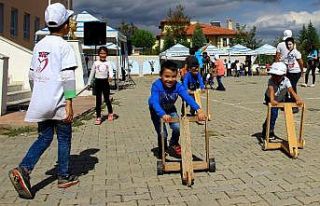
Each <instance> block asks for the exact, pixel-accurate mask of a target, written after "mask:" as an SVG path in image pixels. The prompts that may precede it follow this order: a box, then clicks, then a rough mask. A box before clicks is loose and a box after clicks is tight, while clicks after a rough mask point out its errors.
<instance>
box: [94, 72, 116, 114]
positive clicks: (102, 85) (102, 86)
mask: <svg viewBox="0 0 320 206" xmlns="http://www.w3.org/2000/svg"><path fill="white" fill-rule="evenodd" d="M95 89H96V114H97V117H101V104H102V94H103V98H104V101H105V102H106V105H107V108H108V113H109V114H111V113H113V111H112V105H111V101H110V98H109V97H110V85H109V81H108V79H97V78H96V79H95Z"/></svg>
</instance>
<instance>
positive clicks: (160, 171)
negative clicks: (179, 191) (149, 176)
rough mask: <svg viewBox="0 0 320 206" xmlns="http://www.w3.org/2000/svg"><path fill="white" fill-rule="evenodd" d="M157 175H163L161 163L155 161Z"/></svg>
mask: <svg viewBox="0 0 320 206" xmlns="http://www.w3.org/2000/svg"><path fill="white" fill-rule="evenodd" d="M157 175H163V164H162V161H157Z"/></svg>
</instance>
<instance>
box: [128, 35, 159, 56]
mask: <svg viewBox="0 0 320 206" xmlns="http://www.w3.org/2000/svg"><path fill="white" fill-rule="evenodd" d="M130 39H131V42H132V45H134V46H136V47H142V48H143V51H146V52H149V53H151V50H152V46H153V45H154V43H155V41H156V39H155V37H154V35H153V34H152V33H151V32H149V31H147V30H143V29H137V30H136V31H135V32H134V33H133V35H132V36H131V38H130Z"/></svg>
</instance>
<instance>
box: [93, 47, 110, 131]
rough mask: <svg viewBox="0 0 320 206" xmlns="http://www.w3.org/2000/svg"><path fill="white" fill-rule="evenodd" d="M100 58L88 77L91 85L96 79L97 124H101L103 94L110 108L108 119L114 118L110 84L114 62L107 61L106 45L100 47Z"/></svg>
mask: <svg viewBox="0 0 320 206" xmlns="http://www.w3.org/2000/svg"><path fill="white" fill-rule="evenodd" d="M98 54H99V60H98V61H95V62H94V63H93V64H92V67H91V71H90V76H89V79H88V86H91V85H92V83H93V78H94V77H95V79H94V83H95V84H94V85H95V92H96V115H97V119H96V121H95V124H96V125H100V124H101V121H102V120H101V104H102V94H103V98H104V101H105V102H106V105H107V108H108V120H109V121H112V120H113V119H114V115H113V110H112V105H111V101H110V85H109V80H110V79H112V76H113V67H112V64H111V63H110V62H109V61H107V56H108V49H107V48H106V47H103V46H102V47H100V48H99V49H98Z"/></svg>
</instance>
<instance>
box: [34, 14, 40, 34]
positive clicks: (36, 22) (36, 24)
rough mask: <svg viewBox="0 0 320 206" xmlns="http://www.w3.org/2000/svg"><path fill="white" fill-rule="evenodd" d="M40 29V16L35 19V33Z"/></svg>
mask: <svg viewBox="0 0 320 206" xmlns="http://www.w3.org/2000/svg"><path fill="white" fill-rule="evenodd" d="M39 29H40V18H39V17H36V18H35V19H34V33H36V32H37V31H38V30H39Z"/></svg>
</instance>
